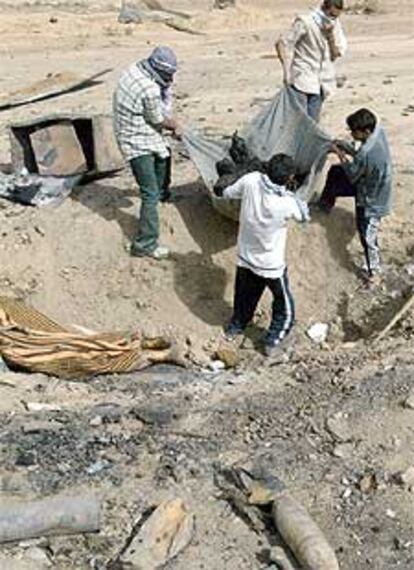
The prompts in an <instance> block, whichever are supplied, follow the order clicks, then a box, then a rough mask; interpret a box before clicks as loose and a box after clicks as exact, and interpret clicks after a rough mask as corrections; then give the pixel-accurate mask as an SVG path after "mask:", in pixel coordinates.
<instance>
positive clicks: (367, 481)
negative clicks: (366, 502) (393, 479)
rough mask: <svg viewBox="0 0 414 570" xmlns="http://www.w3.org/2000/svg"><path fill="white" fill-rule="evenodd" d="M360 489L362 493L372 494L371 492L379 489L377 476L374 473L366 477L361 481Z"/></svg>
mask: <svg viewBox="0 0 414 570" xmlns="http://www.w3.org/2000/svg"><path fill="white" fill-rule="evenodd" d="M358 487H359V490H360V491H361V493H370V492H371V491H373V490H375V489H376V487H377V484H376V479H375V475H373V474H372V473H371V474H368V475H364V476H363V477H362V479H361V480H360V481H359V484H358Z"/></svg>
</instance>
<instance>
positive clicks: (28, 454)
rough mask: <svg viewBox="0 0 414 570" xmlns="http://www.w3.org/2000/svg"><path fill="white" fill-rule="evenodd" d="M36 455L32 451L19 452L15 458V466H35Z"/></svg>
mask: <svg viewBox="0 0 414 570" xmlns="http://www.w3.org/2000/svg"><path fill="white" fill-rule="evenodd" d="M36 463H37V460H36V453H34V452H33V451H19V452H18V454H17V457H16V461H15V465H19V466H21V467H30V466H31V465H36Z"/></svg>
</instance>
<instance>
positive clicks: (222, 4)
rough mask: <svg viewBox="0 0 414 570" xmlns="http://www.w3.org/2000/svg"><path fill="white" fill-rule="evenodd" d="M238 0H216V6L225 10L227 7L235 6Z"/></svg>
mask: <svg viewBox="0 0 414 570" xmlns="http://www.w3.org/2000/svg"><path fill="white" fill-rule="evenodd" d="M235 6H236V0H214V8H216V9H218V10H224V9H225V8H234V7H235Z"/></svg>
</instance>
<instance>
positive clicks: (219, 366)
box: [208, 360, 226, 372]
mask: <svg viewBox="0 0 414 570" xmlns="http://www.w3.org/2000/svg"><path fill="white" fill-rule="evenodd" d="M208 367H209V368H210V370H211V371H212V372H221V371H222V370H224V369H225V368H226V365H225V364H224V362H223V361H221V360H212V361H211V362H209V363H208Z"/></svg>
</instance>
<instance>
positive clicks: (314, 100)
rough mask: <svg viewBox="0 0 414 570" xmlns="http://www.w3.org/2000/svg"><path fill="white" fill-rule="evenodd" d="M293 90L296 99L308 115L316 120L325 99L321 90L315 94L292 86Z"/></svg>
mask: <svg viewBox="0 0 414 570" xmlns="http://www.w3.org/2000/svg"><path fill="white" fill-rule="evenodd" d="M293 90H294V92H295V96H296V100H297V101H298V102H299V104H300V105H301V106H302V107H303V108H304V109H305V111H306V113H307V114H308V115H309V117H311V119H313V120H314V121H316V122H318V121H319V117H320V114H321V110H322V105H323V102H324V99H325V98H324V96H323V93H322V91H321V92H320V93H319V94H315V93H305V92H304V91H299V89H296V87H293Z"/></svg>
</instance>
